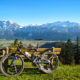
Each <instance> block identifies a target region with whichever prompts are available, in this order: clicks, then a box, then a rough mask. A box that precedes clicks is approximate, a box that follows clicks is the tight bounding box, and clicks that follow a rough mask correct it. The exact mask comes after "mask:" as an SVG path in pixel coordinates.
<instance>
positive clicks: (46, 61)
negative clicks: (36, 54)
mask: <svg viewBox="0 0 80 80" xmlns="http://www.w3.org/2000/svg"><path fill="white" fill-rule="evenodd" d="M41 62H42V63H40V64H39V66H40V69H41V70H42V71H43V72H45V73H52V72H54V71H55V70H56V69H57V67H58V58H57V56H56V55H55V54H54V53H52V52H45V53H43V54H42V55H41Z"/></svg>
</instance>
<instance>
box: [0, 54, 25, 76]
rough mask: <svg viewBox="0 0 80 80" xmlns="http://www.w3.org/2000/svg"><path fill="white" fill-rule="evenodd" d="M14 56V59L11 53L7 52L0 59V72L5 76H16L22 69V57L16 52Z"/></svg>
mask: <svg viewBox="0 0 80 80" xmlns="http://www.w3.org/2000/svg"><path fill="white" fill-rule="evenodd" d="M15 56H16V59H15V60H14V55H13V54H7V55H5V56H4V57H3V58H2V59H1V63H0V69H1V72H2V73H3V74H4V75H5V76H7V77H15V76H18V75H20V74H21V72H22V71H23V69H24V61H23V59H22V58H21V57H20V56H19V55H18V54H15ZM13 61H14V62H13ZM12 62H13V64H12Z"/></svg>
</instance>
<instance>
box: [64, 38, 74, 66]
mask: <svg viewBox="0 0 80 80" xmlns="http://www.w3.org/2000/svg"><path fill="white" fill-rule="evenodd" d="M65 60H66V64H70V65H71V64H72V62H73V48H72V42H71V40H70V39H68V41H67V46H66V57H65Z"/></svg>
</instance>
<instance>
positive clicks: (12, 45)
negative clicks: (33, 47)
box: [10, 41, 23, 48]
mask: <svg viewBox="0 0 80 80" xmlns="http://www.w3.org/2000/svg"><path fill="white" fill-rule="evenodd" d="M14 43H15V41H14V42H13V43H11V44H10V47H11V48H17V47H18V46H17V45H14ZM18 44H20V47H23V43H22V41H20V42H19V43H18Z"/></svg>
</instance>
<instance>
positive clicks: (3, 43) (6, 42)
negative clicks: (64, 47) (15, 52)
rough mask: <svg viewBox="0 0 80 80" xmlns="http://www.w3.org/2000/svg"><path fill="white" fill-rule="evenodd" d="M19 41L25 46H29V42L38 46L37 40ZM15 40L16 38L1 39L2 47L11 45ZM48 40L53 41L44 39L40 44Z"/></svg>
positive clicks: (0, 45) (0, 44) (0, 46)
mask: <svg viewBox="0 0 80 80" xmlns="http://www.w3.org/2000/svg"><path fill="white" fill-rule="evenodd" d="M18 41H19V42H20V41H22V43H23V46H24V47H27V46H28V45H29V43H31V44H32V45H33V46H34V47H36V46H37V41H35V40H18ZM13 42H14V40H6V39H0V48H6V47H10V44H11V43H13ZM46 42H51V41H44V40H43V41H41V42H39V43H40V45H43V44H45V43H46Z"/></svg>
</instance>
